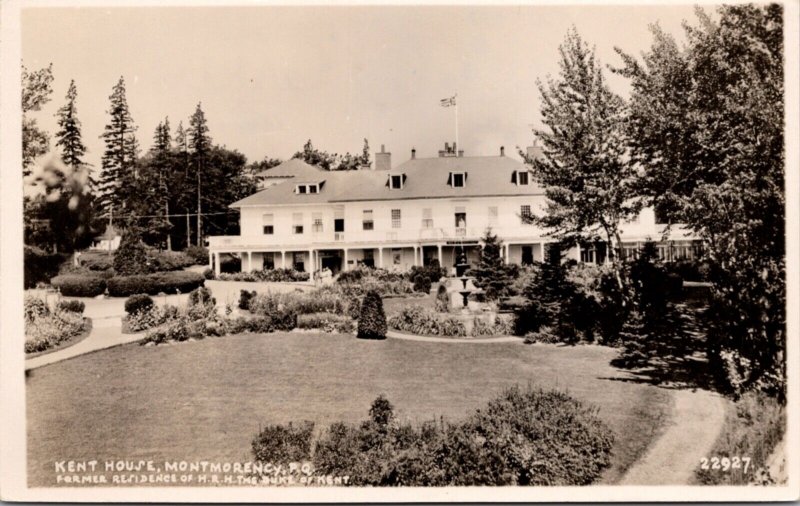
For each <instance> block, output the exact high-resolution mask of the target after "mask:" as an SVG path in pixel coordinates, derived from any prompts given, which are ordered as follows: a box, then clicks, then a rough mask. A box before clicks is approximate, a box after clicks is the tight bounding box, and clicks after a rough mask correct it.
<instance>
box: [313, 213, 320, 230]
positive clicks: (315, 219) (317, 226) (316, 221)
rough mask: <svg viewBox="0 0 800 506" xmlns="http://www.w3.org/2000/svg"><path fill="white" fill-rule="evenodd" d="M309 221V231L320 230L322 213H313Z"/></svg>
mask: <svg viewBox="0 0 800 506" xmlns="http://www.w3.org/2000/svg"><path fill="white" fill-rule="evenodd" d="M311 221H312V223H311V231H312V232H315V233H320V232H322V213H314V215H313V216H312V218H311Z"/></svg>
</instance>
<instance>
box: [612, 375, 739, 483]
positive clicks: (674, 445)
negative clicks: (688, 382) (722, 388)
mask: <svg viewBox="0 0 800 506" xmlns="http://www.w3.org/2000/svg"><path fill="white" fill-rule="evenodd" d="M674 399H675V407H674V409H673V412H672V416H671V419H670V421H668V422H667V424H668V425H667V428H666V430H665V431H664V433H663V434H662V435H661V437H659V438H658V439H657V440H656V441H655V443H654V444H653V446H651V447H650V449H649V450H648V451H647V453H645V455H644V456H642V457H641V458H640V459H639V460H638V461H637V462H636V463H634V464H633V466H632V467H631V468H630V469H629V470H628V472H627V473H625V476H623V477H622V479H621V480H620V481H619V483H618V484H619V485H688V484H690V483H691V481H692V478H693V477H694V471H695V469H697V466H698V465H699V464H700V459H701V458H703V457H711V456H712V455H710V454H709V452H710V451H711V449H712V447H713V446H714V442H715V441H716V440H717V436H718V435H719V433H720V431H721V430H722V425H723V423H724V421H725V411H726V404H725V401H724V399H723V398H722V397H721V396H719V395H717V394H714V393H712V392H708V391H705V390H695V391H691V390H675V391H674Z"/></svg>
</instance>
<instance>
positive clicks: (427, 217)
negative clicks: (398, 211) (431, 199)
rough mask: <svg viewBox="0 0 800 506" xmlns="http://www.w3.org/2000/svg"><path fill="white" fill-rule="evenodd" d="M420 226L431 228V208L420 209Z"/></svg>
mask: <svg viewBox="0 0 800 506" xmlns="http://www.w3.org/2000/svg"><path fill="white" fill-rule="evenodd" d="M422 228H433V210H432V209H431V208H430V207H426V208H425V209H423V210H422Z"/></svg>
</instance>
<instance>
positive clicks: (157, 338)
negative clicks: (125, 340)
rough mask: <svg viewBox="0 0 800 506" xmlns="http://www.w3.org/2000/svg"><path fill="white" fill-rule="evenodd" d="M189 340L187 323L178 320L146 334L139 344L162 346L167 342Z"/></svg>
mask: <svg viewBox="0 0 800 506" xmlns="http://www.w3.org/2000/svg"><path fill="white" fill-rule="evenodd" d="M187 339H189V329H188V322H187V321H186V320H184V319H178V320H175V321H172V322H170V323H168V324H167V325H164V326H162V327H158V328H156V329H153V330H151V331H150V332H148V333H147V334H146V335H145V336H144V337H143V338H142V339H141V340H140V341H139V344H143V345H144V344H148V343H153V344H162V343H166V342H167V341H186V340H187Z"/></svg>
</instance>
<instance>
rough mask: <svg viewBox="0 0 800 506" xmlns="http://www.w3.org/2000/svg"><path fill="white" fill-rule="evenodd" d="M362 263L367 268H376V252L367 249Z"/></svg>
mask: <svg viewBox="0 0 800 506" xmlns="http://www.w3.org/2000/svg"><path fill="white" fill-rule="evenodd" d="M361 263H362V264H363V265H366V266H367V267H375V252H374V251H373V250H371V249H365V250H364V259H363V260H362V261H361Z"/></svg>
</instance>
